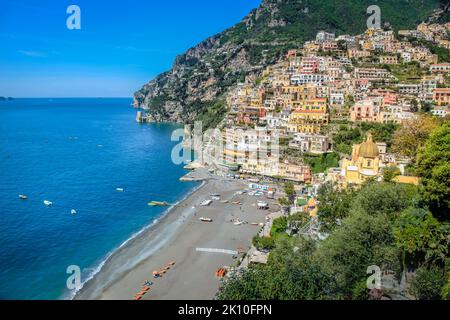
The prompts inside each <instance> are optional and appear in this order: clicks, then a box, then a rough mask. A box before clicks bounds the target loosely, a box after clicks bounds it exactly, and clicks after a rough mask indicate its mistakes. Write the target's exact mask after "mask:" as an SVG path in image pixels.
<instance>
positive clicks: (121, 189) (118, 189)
mask: <svg viewBox="0 0 450 320" xmlns="http://www.w3.org/2000/svg"><path fill="white" fill-rule="evenodd" d="M116 191H118V192H124V191H125V190H124V189H123V188H117V189H116Z"/></svg>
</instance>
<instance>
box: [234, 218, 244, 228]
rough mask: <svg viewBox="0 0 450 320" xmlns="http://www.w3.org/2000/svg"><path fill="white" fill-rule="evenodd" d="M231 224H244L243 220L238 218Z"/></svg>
mask: <svg viewBox="0 0 450 320" xmlns="http://www.w3.org/2000/svg"><path fill="white" fill-rule="evenodd" d="M233 224H234V225H235V226H241V225H243V224H244V221H242V220H239V219H236V220H234V222H233Z"/></svg>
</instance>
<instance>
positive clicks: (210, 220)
mask: <svg viewBox="0 0 450 320" xmlns="http://www.w3.org/2000/svg"><path fill="white" fill-rule="evenodd" d="M200 221H202V222H213V219H211V218H203V217H202V218H200Z"/></svg>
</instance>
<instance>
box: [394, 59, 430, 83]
mask: <svg viewBox="0 0 450 320" xmlns="http://www.w3.org/2000/svg"><path fill="white" fill-rule="evenodd" d="M389 69H390V71H391V72H392V74H393V75H394V76H395V77H396V78H397V79H398V80H399V81H400V82H409V83H420V79H421V78H422V77H423V76H424V75H425V74H426V73H427V70H425V69H423V68H421V67H420V64H419V63H418V62H416V61H413V62H408V63H404V64H398V65H391V66H389Z"/></svg>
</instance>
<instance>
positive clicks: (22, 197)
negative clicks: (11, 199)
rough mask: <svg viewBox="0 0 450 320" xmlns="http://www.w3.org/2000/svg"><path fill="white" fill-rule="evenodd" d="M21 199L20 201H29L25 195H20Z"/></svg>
mask: <svg viewBox="0 0 450 320" xmlns="http://www.w3.org/2000/svg"><path fill="white" fill-rule="evenodd" d="M19 198H20V200H27V199H28V197H27V196H25V195H23V194H20V195H19Z"/></svg>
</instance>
